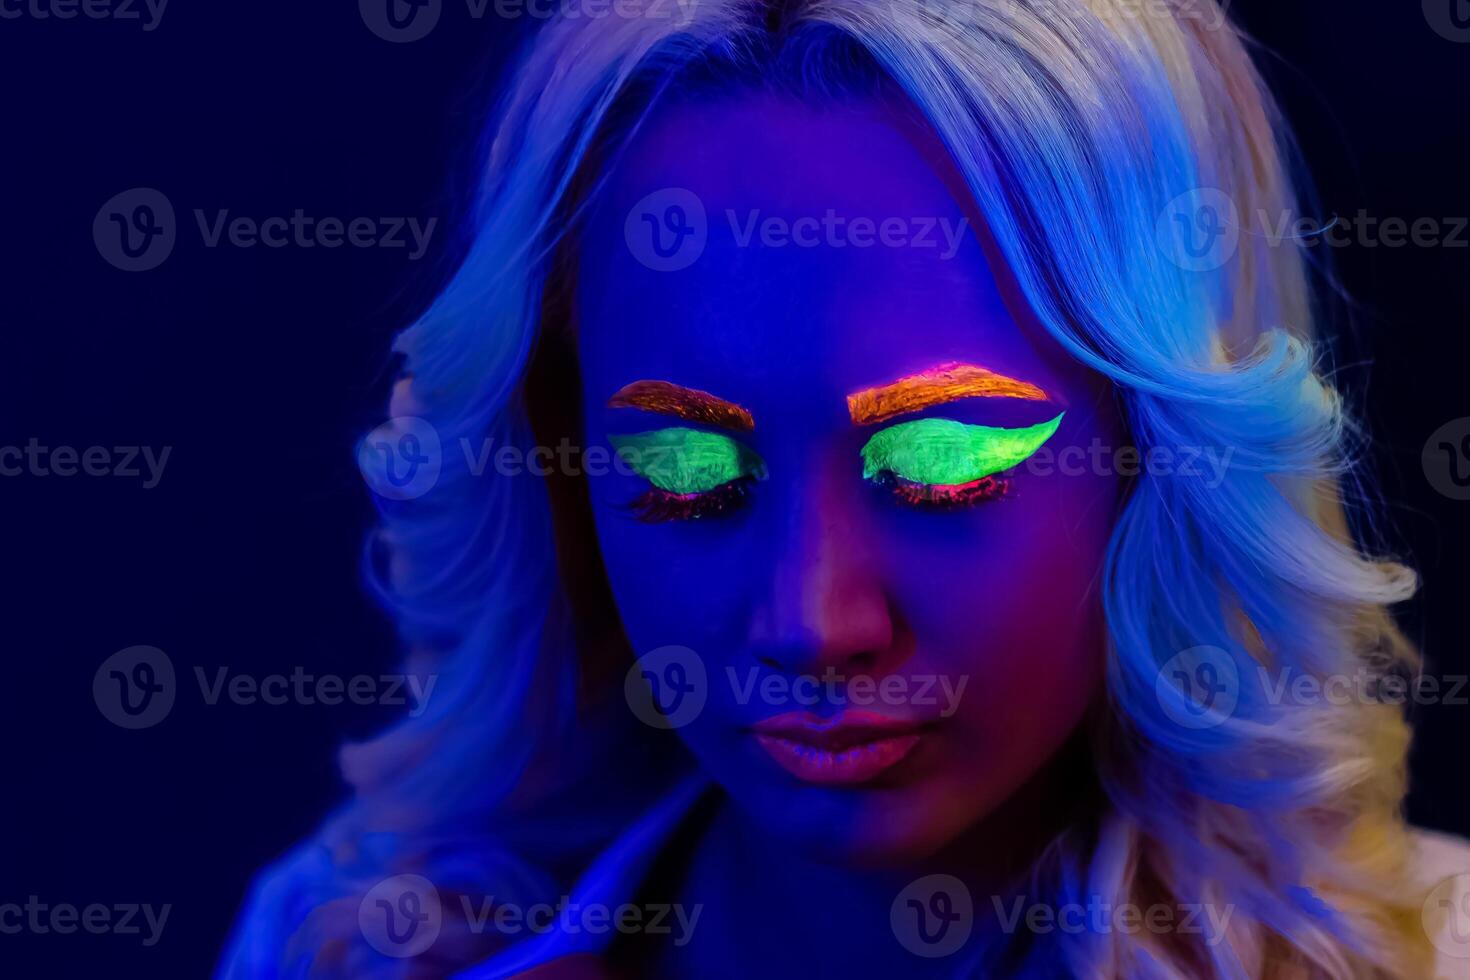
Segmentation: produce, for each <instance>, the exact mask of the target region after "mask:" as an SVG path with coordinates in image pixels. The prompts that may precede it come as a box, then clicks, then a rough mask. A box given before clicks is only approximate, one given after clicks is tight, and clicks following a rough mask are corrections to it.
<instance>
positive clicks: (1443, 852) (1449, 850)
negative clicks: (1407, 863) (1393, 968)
mask: <svg viewBox="0 0 1470 980" xmlns="http://www.w3.org/2000/svg"><path fill="white" fill-rule="evenodd" d="M1414 843H1415V863H1414V870H1413V874H1414V879H1415V881H1417V882H1418V883H1419V884H1420V885H1421V886H1423V887H1424V888H1425V889H1426V895H1425V899H1424V928H1425V930H1426V931H1427V932H1428V933H1429V938H1430V941H1431V942H1433V943H1434V947H1435V949H1436V950H1438V952H1439V958H1438V960H1437V961H1436V964H1435V978H1436V980H1470V841H1467V840H1465V839H1463V838H1460V837H1455V836H1452V835H1450V834H1444V833H1440V832H1438V831H1431V830H1418V829H1416V830H1415V831H1414Z"/></svg>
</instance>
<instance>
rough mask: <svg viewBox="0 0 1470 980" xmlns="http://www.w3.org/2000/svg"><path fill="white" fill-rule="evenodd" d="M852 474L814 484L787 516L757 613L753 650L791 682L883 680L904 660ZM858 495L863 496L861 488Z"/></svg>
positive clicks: (782, 521)
mask: <svg viewBox="0 0 1470 980" xmlns="http://www.w3.org/2000/svg"><path fill="white" fill-rule="evenodd" d="M854 477H855V474H853V473H852V472H850V467H849V468H847V469H846V470H844V471H843V472H842V473H840V474H829V475H828V476H826V477H825V478H817V479H813V480H809V481H808V482H807V485H806V487H805V488H804V489H803V490H802V491H801V492H798V493H795V494H794V495H793V498H794V499H793V500H792V502H791V505H790V506H788V507H785V508H783V509H782V512H781V515H780V517H778V518H777V520H778V521H780V526H779V533H778V536H777V539H776V540H777V544H776V556H775V561H774V563H773V567H772V570H771V574H770V575H769V577H768V578H767V583H768V584H767V585H766V587H765V591H764V593H763V594H762V596H761V597H760V600H759V601H758V602H757V604H756V606H755V608H754V609H753V610H752V616H751V623H750V636H749V649H750V650H751V652H752V653H753V655H754V656H755V658H756V660H757V661H758V662H759V663H761V664H762V665H763V666H765V667H767V668H770V669H772V670H777V671H782V672H784V673H787V674H792V675H820V674H823V673H825V672H827V671H828V670H832V671H833V672H835V673H837V674H838V675H839V676H848V677H850V676H854V675H871V676H882V675H883V674H884V673H886V672H888V671H889V670H891V669H892V667H893V666H894V664H895V663H896V662H897V661H898V660H899V659H900V658H901V654H900V650H901V648H902V647H904V646H905V643H906V638H905V636H904V631H903V628H902V620H901V617H900V616H899V614H898V611H897V610H896V609H895V608H894V607H893V605H892V602H891V600H890V597H889V595H888V593H887V590H886V589H885V588H884V585H883V580H882V574H881V570H880V568H879V565H878V563H877V562H876V561H874V548H873V542H872V536H871V534H870V533H869V529H867V528H866V527H865V524H864V521H863V518H862V514H861V510H862V508H861V506H859V504H860V502H859V501H856V500H854V499H852V498H853V497H854V496H855V494H854V487H853V486H852V484H853V482H854ZM857 489H861V488H857Z"/></svg>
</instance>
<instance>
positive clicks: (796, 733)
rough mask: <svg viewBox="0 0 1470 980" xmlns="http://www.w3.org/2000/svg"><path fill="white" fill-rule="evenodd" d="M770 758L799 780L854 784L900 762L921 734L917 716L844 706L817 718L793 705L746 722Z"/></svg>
mask: <svg viewBox="0 0 1470 980" xmlns="http://www.w3.org/2000/svg"><path fill="white" fill-rule="evenodd" d="M751 731H752V732H753V733H754V735H755V740H756V743H757V744H758V745H760V747H761V748H763V749H765V750H766V753H767V754H769V755H770V757H771V758H772V759H774V760H775V761H776V763H777V764H778V765H780V766H781V767H782V768H783V769H785V770H786V771H787V772H789V773H791V775H793V776H795V777H796V778H797V779H800V780H802V781H803V782H808V783H814V784H816V785H820V786H856V785H859V784H862V783H866V782H870V781H871V780H874V779H876V778H877V777H878V776H880V775H882V774H883V773H885V772H887V771H888V770H889V769H892V768H893V767H894V766H896V765H898V764H899V763H900V762H902V761H903V760H904V759H905V758H906V757H907V756H908V755H909V753H911V752H913V750H914V749H915V748H916V747H917V746H918V744H919V742H920V741H921V740H922V739H923V733H924V726H923V725H921V724H919V723H918V722H913V721H905V720H903V719H899V718H890V717H887V716H886V715H880V714H877V713H876V712H872V711H844V712H843V713H841V714H839V715H837V716H835V717H833V718H822V717H820V716H818V715H814V714H811V713H809V712H804V711H792V712H788V713H787V714H783V715H776V716H775V717H773V718H766V719H764V720H762V721H759V722H756V723H755V724H754V725H752V726H751Z"/></svg>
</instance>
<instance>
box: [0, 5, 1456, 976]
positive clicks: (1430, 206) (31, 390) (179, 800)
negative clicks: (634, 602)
mask: <svg viewBox="0 0 1470 980" xmlns="http://www.w3.org/2000/svg"><path fill="white" fill-rule="evenodd" d="M1441 2H1442V3H1443V9H1440V8H1439V7H1437V6H1435V5H1436V4H1438V3H1441ZM1455 2H1460V0H1430V4H1429V6H1428V7H1427V8H1425V9H1421V8H1420V6H1419V4H1418V3H1416V2H1411V0H1404V2H1399V3H1393V4H1388V3H1374V4H1368V3H1361V4H1344V3H1342V2H1341V0H1292V2H1290V3H1282V2H1280V0H1249V2H1247V0H1237V2H1236V3H1235V4H1234V5H1233V13H1234V15H1235V16H1236V17H1237V19H1238V20H1240V21H1241V22H1242V23H1244V24H1245V25H1246V26H1247V28H1248V29H1249V30H1250V31H1251V32H1252V33H1253V34H1254V35H1255V36H1256V37H1257V38H1259V39H1260V40H1261V42H1262V43H1263V45H1264V46H1265V48H1267V49H1268V51H1267V52H1263V54H1262V60H1263V64H1264V66H1265V67H1266V70H1267V72H1268V74H1269V76H1270V77H1271V80H1272V82H1273V84H1274V85H1275V86H1276V88H1277V90H1278V92H1279V93H1280V94H1281V96H1282V98H1283V100H1284V102H1285V104H1286V106H1287V109H1288V112H1289V115H1290V116H1291V118H1292V120H1293V122H1294V123H1295V125H1296V127H1297V130H1298V132H1299V135H1300V137H1301V142H1302V144H1303V148H1304V152H1305V156H1306V158H1307V160H1308V162H1309V165H1310V167H1311V169H1312V171H1313V173H1314V175H1315V178H1316V180H1317V183H1318V187H1319V190H1320V196H1321V210H1322V214H1321V216H1320V217H1321V218H1322V219H1323V220H1326V219H1328V218H1330V217H1331V216H1332V215H1333V214H1355V213H1356V212H1358V211H1359V209H1367V211H1368V212H1369V213H1371V214H1373V215H1376V216H1379V217H1383V218H1386V217H1393V216H1396V217H1401V218H1404V219H1406V220H1409V221H1412V220H1414V219H1416V218H1425V217H1427V218H1435V219H1441V220H1443V219H1450V218H1453V217H1456V216H1467V215H1470V187H1467V181H1466V173H1467V168H1466V161H1467V150H1470V113H1467V109H1466V99H1467V93H1470V86H1467V84H1466V83H1467V81H1470V43H1463V42H1470V30H1466V31H1464V32H1459V33H1456V32H1454V31H1453V30H1450V29H1449V28H1448V27H1446V26H1445V25H1448V24H1449V23H1450V21H1449V5H1450V4H1451V3H1455ZM8 9H15V8H13V7H12V8H8ZM139 9H141V8H139ZM1370 9H1371V12H1370ZM533 23H534V22H532V21H529V20H526V19H521V20H514V21H508V20H505V19H495V18H494V17H493V16H487V17H486V18H484V19H482V20H474V19H472V18H471V17H470V16H469V14H468V12H467V10H466V8H465V5H464V2H463V0H447V2H446V4H445V9H444V13H443V17H442V20H441V22H440V23H439V25H438V26H437V28H436V29H435V30H434V32H433V33H432V34H431V35H429V36H428V37H426V38H424V39H423V40H419V41H417V42H414V43H403V44H392V43H388V42H386V41H385V40H383V39H381V38H380V37H378V36H375V35H374V34H373V33H372V32H371V31H369V30H368V29H367V27H366V26H365V24H364V22H363V20H362V19H361V17H360V15H359V11H358V10H357V9H356V6H355V5H354V4H351V3H344V2H337V3H330V4H329V3H291V4H243V3H235V4H226V3H220V2H218V0H214V2H211V3H207V4H206V3H200V2H197V0H174V3H172V4H170V5H169V6H168V7H167V8H166V10H165V13H164V15H163V17H162V19H161V20H160V21H159V22H158V26H157V28H156V29H154V30H151V31H145V30H143V28H142V23H141V22H139V21H136V20H134V21H123V20H118V19H106V20H93V19H88V18H85V17H78V18H76V19H72V20H59V19H55V18H52V19H38V18H36V17H34V16H31V15H26V16H23V17H20V18H18V19H0V106H3V108H0V120H3V122H4V134H5V143H4V146H3V152H0V160H3V163H0V166H3V168H4V170H5V174H6V179H5V181H4V190H3V204H0V208H3V210H0V259H3V261H0V275H3V277H4V278H3V285H4V289H3V292H0V365H3V368H4V373H3V378H4V381H3V384H0V445H22V446H23V445H24V444H25V443H26V442H27V441H28V440H30V439H32V438H35V439H36V440H37V441H38V442H39V443H40V444H42V445H46V446H51V447H57V446H75V447H78V448H79V449H81V448H85V447H88V446H106V447H114V446H137V445H148V446H151V447H154V448H155V451H157V450H159V449H161V448H162V447H165V446H167V447H172V453H171V457H170V459H169V461H168V465H167V468H166V470H165V471H164V475H163V479H162V481H161V482H160V484H159V485H158V486H157V487H155V488H153V489H144V488H143V487H142V481H141V480H138V479H125V478H118V477H87V476H73V477H70V478H64V477H58V476H50V477H40V476H36V475H25V476H18V477H0V504H3V508H0V526H3V538H0V548H3V556H4V561H3V568H4V569H5V573H4V574H5V587H4V588H3V589H0V610H3V612H4V614H5V615H4V620H3V622H4V634H3V635H4V641H3V661H0V662H3V664H4V671H3V673H0V706H3V713H0V726H3V727H0V732H3V734H4V736H5V738H4V743H3V745H4V756H3V758H4V765H5V771H6V774H7V780H6V784H7V785H6V792H5V793H4V797H3V802H0V812H3V814H4V817H3V819H4V822H5V836H4V842H3V845H0V903H5V902H22V903H23V902H25V901H26V899H27V897H28V896H30V895H36V896H37V897H39V898H40V899H41V900H42V901H45V902H48V903H62V902H66V903H73V904H76V905H78V906H84V905H87V904H89V903H94V902H100V903H104V904H115V903H123V902H139V903H152V904H154V905H155V906H158V905H162V904H164V903H169V904H171V905H172V906H173V910H172V913H171V916H170V918H169V920H168V923H167V926H166V928H165V929H164V931H163V935H162V940H161V941H160V942H159V943H158V944H157V945H156V946H154V947H152V948H143V947H142V945H141V942H140V937H138V936H117V935H102V936H91V935H87V934H85V933H78V934H76V935H70V936H59V935H45V936H34V935H22V936H5V935H0V974H3V975H5V976H30V975H37V976H39V975H45V976H73V975H94V974H98V973H101V972H102V971H104V970H105V971H106V973H107V974H109V975H124V976H159V977H162V976H168V977H174V976H179V977H199V976H204V975H206V974H207V973H208V971H209V970H210V968H211V967H212V965H213V963H214V961H215V957H216V955H217V952H218V950H219V948H220V946H221V944H222V942H223V941H224V938H225V936H226V932H227V929H228V928H229V925H230V923H231V921H232V918H233V916H234V915H235V912H236V910H237V906H238V902H239V900H240V898H241V895H242V892H243V890H244V888H245V886H246V884H247V882H248V881H249V880H250V878H251V876H252V875H253V873H254V872H255V871H256V870H257V869H259V868H260V867H261V866H262V865H264V864H266V863H267V862H269V861H271V860H272V859H273V858H275V857H276V856H278V855H279V854H280V853H281V852H282V851H283V850H284V849H285V848H286V847H288V846H289V845H290V844H292V843H293V842H295V841H297V840H299V839H300V838H301V837H303V836H304V835H306V834H308V833H309V832H310V831H311V830H312V829H313V827H314V826H315V825H316V824H317V822H318V821H319V819H320V818H321V817H322V815H323V813H324V812H325V811H326V810H327V809H328V808H329V807H331V806H332V805H333V804H334V803H336V802H337V801H338V800H339V799H340V798H341V791H342V789H341V783H340V780H339V778H338V776H337V774H336V770H335V763H334V752H335V749H336V747H337V746H338V745H339V744H340V743H341V741H342V738H343V736H344V734H345V735H347V736H349V737H351V736H361V735H365V734H367V733H368V732H371V731H373V730H374V729H376V728H378V727H381V726H382V725H384V724H386V723H387V722H388V721H390V720H391V718H392V717H393V716H394V714H395V712H394V710H393V709H391V708H385V707H352V706H337V707H328V706H323V705H290V706H280V707H271V706H266V705H255V706H238V705H232V704H229V703H227V702H221V703H220V704H218V705H215V706H210V705H208V704H206V703H204V701H203V699H202V698H200V697H199V694H198V689H197V687H196V686H195V685H194V681H193V669H194V668H195V667H202V668H203V669H204V670H205V671H206V672H208V673H210V674H212V673H213V671H214V670H215V669H216V668H218V667H221V666H228V667H229V668H230V669H231V671H232V672H239V671H243V672H249V673H251V674H254V675H263V674H268V673H276V672H279V673H287V674H289V673H290V672H291V670H292V669H293V668H295V667H297V666H300V667H302V668H303V669H305V670H306V671H308V672H310V673H313V674H329V673H334V674H339V675H343V676H350V675H353V674H357V673H367V674H376V673H378V672H381V671H385V670H392V669H393V665H394V649H393V643H392V638H391V635H390V630H389V628H388V625H387V623H386V622H385V620H384V618H383V617H382V616H381V614H380V613H379V612H378V611H377V610H376V609H375V607H374V606H373V604H372V602H371V601H370V600H369V599H368V598H367V596H366V595H365V594H364V592H363V590H362V589H361V587H360V585H359V576H358V560H359V554H360V544H361V539H362V535H363V532H364V530H365V528H366V527H367V525H368V523H369V521H370V519H371V513H372V511H371V506H370V503H369V500H368V493H367V491H366V488H365V487H364V485H363V483H362V480H361V478H360V477H359V475H358V473H357V469H356V465H355V460H354V458H353V447H354V442H355V440H356V438H357V437H358V436H359V435H361V434H362V433H363V432H365V431H366V430H367V429H369V428H371V427H372V426H373V425H375V424H377V422H378V421H380V420H381V415H380V413H381V409H382V406H383V405H384V400H385V397H386V390H387V385H388V381H389V377H390V374H391V364H390V362H389V359H388V357H387V353H386V352H387V349H388V343H389V340H390V337H391V336H392V334H393V333H394V332H395V331H396V330H397V329H398V328H399V327H401V326H402V325H403V324H405V323H406V322H408V321H409V320H410V319H411V318H412V316H413V314H414V312H415V311H416V310H417V309H419V308H420V306H421V305H422V303H423V302H424V301H425V300H426V299H427V298H428V297H429V296H431V295H432V293H433V290H434V288H435V287H436V285H437V284H438V283H439V282H440V281H441V277H442V275H443V273H444V270H445V268H446V266H447V265H448V264H449V263H450V261H451V260H452V258H453V256H454V255H455V254H456V253H457V250H458V248H459V243H458V242H457V240H456V238H455V235H454V234H452V233H451V226H452V225H453V218H454V215H455V214H456V213H458V203H459V202H461V201H462V200H464V198H465V196H466V193H467V189H468V188H469V187H470V186H471V185H472V183H473V178H474V174H473V169H474V166H473V165H474V161H475V157H476V153H475V147H474V144H475V142H476V138H477V135H478V134H479V133H480V131H481V130H482V128H483V125H484V121H485V115H486V109H487V106H488V104H489V102H490V93H491V92H492V90H493V87H494V84H495V80H496V78H497V77H498V72H499V71H500V67H501V65H502V64H503V62H504V59H505V55H506V52H507V51H508V49H509V47H510V45H511V44H512V43H513V42H514V41H515V40H516V39H517V38H518V37H519V36H520V35H521V34H523V33H524V32H525V30H526V29H527V28H528V27H530V26H533ZM1432 24H1438V25H1440V28H1441V29H1440V30H1439V31H1436V30H1435V29H1433V27H1432V26H1431V25H1432ZM1451 38H1454V40H1452V39H1451ZM134 187H153V188H157V189H159V190H161V191H163V192H164V193H165V194H166V195H167V196H168V197H169V199H170V200H171V201H172V203H173V205H174V207H175V209H176V211H177V213H178V218H179V220H178V227H179V240H178V243H177V246H176V247H175V249H174V251H173V253H172V255H171V256H170V257H169V258H168V259H167V261H166V262H164V263H163V264H162V265H161V266H160V267H158V268H156V269H154V270H152V271H148V272H137V273H127V272H123V271H119V270H118V269H116V268H114V267H113V266H111V265H109V264H108V263H107V262H106V261H104V260H103V258H102V257H101V255H100V254H99V251H98V249H97V247H96V246H95V245H94V241H93V236H92V230H91V229H92V222H93V218H94V216H96V214H97V213H98V210H99V209H100V208H101V207H102V205H103V202H105V201H107V200H108V199H109V198H111V197H112V196H113V195H115V194H117V193H119V192H121V191H124V190H127V189H129V188H134ZM196 208H200V209H204V210H205V211H207V212H209V213H211V214H213V212H214V211H216V209H229V211H230V215H231V216H232V217H233V216H236V215H245V216H251V217H255V218H265V217H268V216H271V215H290V214H291V213H292V212H293V211H294V209H296V208H301V209H304V211H305V212H306V213H307V214H308V215H311V216H314V217H316V218H323V217H328V216H333V217H339V218H343V219H350V218H353V217H358V216H367V217H375V218H385V217H407V216H415V217H417V218H419V219H420V220H421V221H423V220H427V219H428V218H431V217H437V218H439V225H438V227H437V228H436V229H435V231H434V234H433V237H432V240H431V248H430V251H429V254H428V255H426V256H425V257H424V258H423V259H421V260H420V261H417V262H412V261H409V260H408V258H407V255H406V251H407V250H405V249H385V248H353V247H342V248H338V249H334V250H327V249H323V248H320V247H318V248H313V249H304V248H298V247H287V248H280V249H271V248H265V247H260V246H257V247H255V248H250V249H242V248H236V247H231V246H229V245H226V244H222V245H221V246H220V247H217V248H207V247H205V245H204V243H203V241H202V239H201V236H200V234H199V232H198V229H197V227H196V226H195V224H194V219H193V210H194V209H196ZM1463 240H1464V241H1467V242H1470V233H1467V234H1466V235H1465V237H1464V239H1463ZM1334 251H1335V255H1334V258H1335V259H1336V262H1337V264H1338V269H1339V273H1340V275H1341V278H1342V280H1343V282H1344V284H1345V285H1346V287H1347V288H1348V289H1349V290H1350V292H1351V293H1352V295H1353V296H1354V297H1355V298H1356V300H1357V303H1358V305H1357V308H1356V312H1355V316H1354V320H1355V324H1356V327H1355V329H1356V335H1355V336H1356V339H1355V340H1353V341H1351V342H1350V343H1347V344H1346V345H1345V346H1344V347H1343V348H1342V350H1341V351H1340V353H1339V361H1340V363H1342V364H1344V369H1343V373H1342V376H1341V379H1340V380H1341V382H1342V383H1343V384H1344V385H1345V387H1347V388H1348V389H1349V390H1350V391H1352V392H1353V393H1354V394H1356V395H1360V396H1361V395H1364V394H1366V395H1367V396H1368V398H1369V405H1370V411H1369V418H1370V422H1371V423H1372V425H1373V427H1374V431H1375V433H1376V437H1377V439H1376V443H1375V446H1374V453H1375V459H1374V462H1375V464H1376V466H1377V470H1378V474H1379V477H1380V480H1381V484H1382V491H1383V494H1384V495H1385V496H1386V498H1387V499H1388V500H1389V501H1390V502H1391V504H1392V507H1391V515H1392V526H1391V527H1390V528H1389V530H1390V532H1391V533H1392V534H1394V535H1395V540H1396V541H1397V542H1398V547H1399V550H1400V551H1402V552H1403V553H1404V554H1407V555H1410V556H1412V560H1413V561H1414V563H1415V564H1416V565H1417V567H1418V568H1419V569H1420V570H1421V571H1422V573H1423V576H1424V579H1425V582H1426V588H1425V590H1424V593H1423V596H1422V600H1421V601H1420V602H1419V603H1418V604H1416V606H1415V607H1414V608H1413V609H1412V610H1409V611H1408V615H1407V616H1406V620H1405V622H1406V625H1407V626H1408V628H1409V629H1410V632H1411V633H1412V635H1413V636H1414V637H1415V638H1416V639H1418V640H1419V641H1420V642H1421V643H1422V645H1423V647H1424V649H1425V651H1426V653H1427V655H1428V657H1429V659H1430V671H1431V672H1432V673H1437V674H1439V675H1454V674H1464V673H1467V672H1470V660H1467V656H1466V652H1465V649H1464V644H1463V634H1464V624H1465V602H1466V591H1467V586H1470V556H1467V554H1466V551H1465V548H1464V545H1465V544H1466V543H1467V542H1470V535H1467V533H1466V532H1467V529H1470V503H1462V502H1455V501H1452V500H1450V499H1448V498H1447V497H1446V496H1443V495H1441V494H1439V493H1437V492H1436V491H1435V489H1434V488H1433V486H1431V484H1430V482H1429V481H1428V479H1426V475H1425V471H1424V469H1423V467H1422V465H1421V461H1420V454H1421V450H1422V449H1423V447H1424V445H1425V443H1426V440H1428V439H1429V437H1430V435H1431V433H1433V432H1434V431H1435V430H1436V429H1438V428H1440V427H1441V426H1442V425H1444V424H1445V423H1448V422H1450V421H1451V420H1453V419H1457V418H1461V417H1464V416H1470V390H1467V385H1466V384H1465V381H1464V368H1465V361H1466V357H1467V354H1470V341H1467V338H1466V330H1465V327H1466V319H1467V318H1466V314H1467V311H1470V248H1465V247H1461V248H1458V249H1452V248H1444V247H1440V248H1417V247H1402V248H1387V247H1378V248H1362V247H1352V248H1345V249H1338V250H1334ZM136 644H148V645H152V646H156V647H159V648H161V649H163V650H164V651H166V652H167V653H168V654H169V655H170V657H171V658H172V660H173V663H174V665H175V667H176V668H177V669H178V671H179V673H180V675H181V676H180V695H179V699H178V702H177V703H176V705H175V707H174V709H173V711H172V713H171V714H170V716H169V717H168V718H167V719H166V720H165V721H163V722H162V723H160V724H158V725H156V726H154V727H152V728H149V729H146V730H142V731H125V730H123V729H121V728H119V727H116V726H115V725H113V724H112V723H110V722H109V721H108V720H106V719H105V718H104V717H103V716H102V714H101V713H100V711H99V710H98V707H97V705H96V704H95V703H94V701H93V698H92V695H91V685H92V678H93V674H94V672H95V671H96V670H97V668H98V666H99V665H100V664H101V663H102V661H103V660H104V659H105V658H107V657H108V656H109V655H110V654H112V653H114V652H115V651H118V650H120V649H122V648H124V647H129V646H133V645H136ZM1419 731H1420V736H1419V743H1418V748H1417V750H1416V755H1415V765H1414V780H1413V795H1412V798H1411V815H1412V816H1413V818H1414V819H1415V820H1416V821H1418V822H1420V823H1422V824H1425V825H1427V826H1432V827H1438V828H1443V829H1448V830H1451V831H1455V832H1458V833H1461V834H1470V801H1467V800H1466V799H1464V797H1463V795H1462V793H1461V783H1462V781H1463V779H1464V774H1465V768H1464V763H1463V752H1462V749H1463V747H1464V743H1465V740H1466V736H1467V735H1470V708H1465V707H1450V706H1439V707H1430V708H1426V709H1422V710H1421V711H1420V712H1419Z"/></svg>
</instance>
